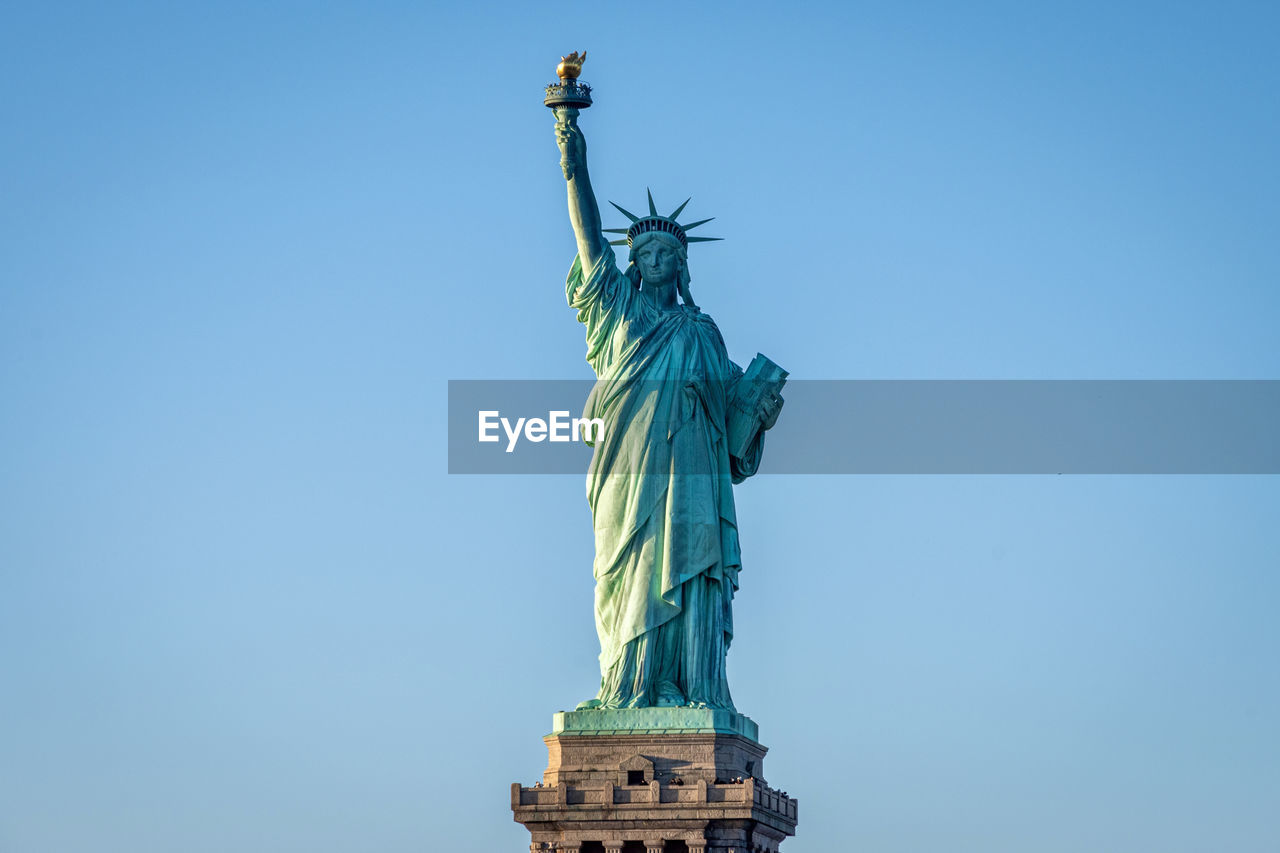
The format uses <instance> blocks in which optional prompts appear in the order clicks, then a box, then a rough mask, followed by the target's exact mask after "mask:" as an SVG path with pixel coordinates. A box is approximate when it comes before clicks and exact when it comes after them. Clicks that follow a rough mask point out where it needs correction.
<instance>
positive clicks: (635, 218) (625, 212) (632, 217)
mask: <svg viewBox="0 0 1280 853" xmlns="http://www.w3.org/2000/svg"><path fill="white" fill-rule="evenodd" d="M609 204H611V205H613V206H614V207H616V208H618V212H619V213H621V214H622V215H623V216H625V217H627V219H630V220H631V221H632V222H639V221H640V217H639V216H636V215H635V214H634V213H632V212H631V211H629V210H627V209H626V208H625V207H623V206H622V205H620V204H618V203H617V202H616V201H611V202H609Z"/></svg>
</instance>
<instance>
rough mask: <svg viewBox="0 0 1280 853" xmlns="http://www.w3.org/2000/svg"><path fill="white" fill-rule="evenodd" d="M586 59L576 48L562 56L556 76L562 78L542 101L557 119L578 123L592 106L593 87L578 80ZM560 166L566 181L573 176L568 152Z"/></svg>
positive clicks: (551, 86)
mask: <svg viewBox="0 0 1280 853" xmlns="http://www.w3.org/2000/svg"><path fill="white" fill-rule="evenodd" d="M586 61H587V52H586V51H585V50H584V51H583V52H582V55H581V56H579V55H578V52H577V51H576V50H575V51H574V52H573V53H571V54H569V55H568V56H562V57H560V64H559V65H557V66H556V76H557V77H559V78H560V82H559V83H551V84H550V85H548V86H547V96H546V97H545V98H543V99H542V103H544V104H545V105H547V106H548V107H550V108H551V110H552V112H554V113H555V115H556V119H557V120H558V121H562V122H564V123H565V124H574V125H576V124H577V123H578V112H579V111H580V110H585V109H586V108H587V107H589V106H591V87H590V86H588V85H587V84H586V83H579V82H578V75H579V74H581V73H582V63H584V62H586ZM560 168H561V170H563V171H564V179H565V180H566V181H567V180H570V179H571V178H573V163H572V162H570V160H569V155H568V154H561V155H560Z"/></svg>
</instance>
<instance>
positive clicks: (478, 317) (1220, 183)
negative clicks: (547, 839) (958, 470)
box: [0, 2, 1280, 853]
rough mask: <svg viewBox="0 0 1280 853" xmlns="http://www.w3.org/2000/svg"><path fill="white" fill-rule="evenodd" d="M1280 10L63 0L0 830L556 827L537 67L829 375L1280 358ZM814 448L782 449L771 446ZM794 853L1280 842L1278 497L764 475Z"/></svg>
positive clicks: (22, 848)
mask: <svg viewBox="0 0 1280 853" xmlns="http://www.w3.org/2000/svg"><path fill="white" fill-rule="evenodd" d="M1277 43H1280V15H1278V14H1277V12H1276V10H1275V6H1274V4H1267V3H1261V2H1259V3H1231V2H1227V3H1215V4H1207V3H1206V4H1183V3H1155V2H1151V3H1133V2H1121V3H1091V2H1086V3H1072V4H1059V5H1056V6H1047V5H1045V4H1026V3H1013V2H1007V3H966V4H951V3H936V4H918V3H894V4H887V3H876V4H868V3H804V2H795V3H787V4H755V3H737V4H732V5H729V4H723V5H721V4H711V3H703V4H662V3H647V4H603V5H602V4H587V3H579V4H572V3H569V4H565V3H561V4H519V5H516V4H511V5H507V6H503V5H500V4H486V3H472V4H459V5H457V6H456V7H455V6H448V7H446V6H443V5H436V4H430V3H428V4H421V3H366V4H358V5H357V4H350V5H345V6H339V5H323V6H322V5H320V4H305V3H238V2H230V3H220V4H213V5H210V4H202V5H199V6H197V5H194V4H175V3H154V4H129V5H122V4H111V5H110V6H109V5H106V4H88V3H86V4H83V5H70V4H61V3H41V4H23V5H22V6H20V7H12V8H10V9H9V10H8V12H7V13H6V15H5V23H4V26H3V32H0V79H2V80H3V83H0V115H3V130H2V131H0V199H3V204H0V394H2V396H0V400H2V403H0V472H2V476H0V850H3V851H5V853H84V851H90V850H92V851H94V853H117V851H119V853H125V851H128V853H171V851H176V850H181V851H184V853H225V851H230V850H235V851H243V853H290V852H291V851H307V853H353V851H377V853H400V851H403V853H410V851H422V850H427V849H448V850H476V851H481V850H522V849H527V848H526V847H525V845H527V843H528V836H527V834H526V833H525V832H524V830H523V829H522V828H521V827H519V826H517V825H516V824H514V823H512V822H511V820H510V812H509V808H508V786H509V784H510V783H511V782H513V781H517V780H519V781H523V782H525V783H526V784H529V783H531V782H532V781H533V780H534V779H536V778H537V777H538V774H539V773H540V772H541V770H542V768H543V767H544V766H545V761H546V755H545V750H544V748H543V745H542V743H541V741H540V736H541V735H542V734H544V733H545V732H546V731H547V730H548V728H549V724H550V715H551V713H552V712H553V711H555V710H557V709H561V708H565V707H569V706H571V705H573V704H574V703H576V702H577V701H579V700H581V699H583V698H585V697H587V696H589V695H591V694H592V693H593V692H594V689H595V686H596V680H597V677H598V676H597V672H596V669H595V666H596V664H595V655H596V641H595V635H594V629H593V626H592V621H591V574H590V560H591V536H590V532H589V516H588V511H587V507H586V503H585V500H584V497H583V484H582V479H581V478H579V477H569V476H561V477H508V478H496V477H449V476H448V475H447V474H446V473H445V470H446V462H445V455H444V434H443V428H444V423H445V410H444V407H445V399H446V397H445V390H446V381H447V380H448V379H459V378H584V377H587V376H589V375H590V373H589V368H588V367H587V365H586V363H585V361H584V360H583V354H584V345H583V339H582V331H581V328H580V327H579V326H578V325H577V324H576V323H575V322H574V318H573V314H572V312H570V311H569V310H568V309H567V308H566V306H565V304H564V296H563V277H564V274H565V272H566V271H567V268H568V265H569V262H570V260H571V258H572V255H573V241H572V236H571V232H570V230H569V225H568V221H567V217H566V214H565V209H564V187H563V179H562V178H561V176H560V171H559V167H558V163H557V161H558V154H557V152H556V150H555V146H554V141H553V134H552V119H551V116H550V114H549V113H548V112H547V110H545V109H544V108H543V107H542V106H541V87H542V85H543V84H545V83H546V82H548V81H549V80H550V79H551V77H552V70H553V68H554V65H555V62H556V60H557V59H558V57H559V55H560V54H561V53H565V52H568V51H569V50H572V49H580V48H586V49H587V50H588V51H589V53H590V55H589V58H588V62H587V67H586V70H585V72H584V74H583V76H584V79H586V80H588V81H590V82H591V83H592V84H594V86H595V87H596V97H597V105H596V106H595V107H593V108H592V109H591V110H590V111H589V112H588V113H587V114H586V115H584V117H583V120H582V124H583V127H584V129H585V131H586V134H587V137H588V140H589V145H590V156H591V162H592V172H593V178H594V181H595V184H596V187H597V189H598V191H599V192H600V194H601V195H602V196H603V197H605V198H610V199H613V200H615V201H618V202H619V203H621V204H623V205H624V206H627V207H633V206H637V205H641V204H643V198H644V190H645V187H646V186H648V187H652V188H653V191H654V194H655V196H656V197H657V199H658V202H659V204H660V205H662V206H664V207H667V208H670V207H672V206H674V205H675V204H676V203H678V202H679V201H681V200H683V199H684V198H685V197H686V196H688V195H692V196H693V202H692V203H691V204H690V206H689V208H688V209H687V215H689V216H693V217H695V218H703V217H705V216H716V217H718V218H717V221H716V222H715V223H713V226H708V227H709V228H710V227H714V228H715V229H717V230H715V231H714V233H715V234H717V235H719V236H724V237H726V238H728V239H727V240H726V242H724V243H715V244H709V245H704V246H695V247H694V250H693V255H692V258H691V267H692V271H693V276H694V282H693V291H694V293H695V295H696V296H697V298H698V301H699V303H700V304H701V305H702V306H703V308H704V309H706V310H707V311H708V312H709V313H711V314H713V315H714V316H715V317H716V319H717V321H718V323H719V325H720V327H721V329H722V330H723V331H724V333H725V336H726V339H727V341H728V344H729V349H730V353H731V354H732V355H734V356H735V358H737V360H739V361H740V362H745V360H749V358H750V357H751V355H752V354H753V353H754V352H755V351H756V350H763V351H765V352H767V353H769V354H770V355H771V356H772V357H773V358H774V359H775V360H777V361H778V362H779V363H781V364H784V365H786V366H787V367H788V368H789V369H790V370H791V371H792V375H793V376H795V377H797V378H799V377H804V378H850V379H863V378H869V379H897V378H929V379H949V378H978V379H988V378H1019V379H1037V378H1045V379H1062V378H1090V379H1092V378H1098V379H1108V378H1133V379H1154V378H1189V379H1200V378H1280V343H1278V336H1277V331H1276V330H1277V320H1278V319H1280V259H1278V256H1277V251H1276V245H1277V244H1276V234H1277V226H1278V225H1280V157H1277V155H1276V152H1277V151H1280V108H1278V107H1277V103H1278V102H1277V99H1276V92H1277V91H1278V90H1280V60H1278V59H1277V52H1276V44H1277ZM766 469H767V455H766ZM738 507H739V516H740V521H741V527H742V531H743V549H744V572H743V575H742V582H743V586H742V590H741V592H740V594H739V597H738V600H737V609H736V620H735V621H736V623H737V637H736V639H735V645H734V648H733V650H732V651H731V653H730V679H731V683H732V685H733V689H734V695H735V698H736V700H737V702H738V705H739V707H740V708H741V709H742V710H743V711H744V712H746V713H747V714H749V715H751V716H752V717H753V718H754V719H756V720H757V721H758V722H759V724H760V728H761V736H762V739H763V740H764V741H765V743H766V744H767V745H769V746H770V747H771V750H772V751H771V753H770V757H769V761H768V765H767V769H768V776H769V779H770V781H771V782H772V783H774V784H776V785H779V786H781V787H783V788H785V789H787V790H788V791H789V792H791V793H792V794H793V795H795V796H797V797H799V798H800V802H801V812H800V818H801V820H800V835H799V836H798V837H797V838H795V839H793V840H791V841H789V842H787V844H786V846H785V847H784V849H785V850H788V851H790V853H820V851H834V850H858V851H874V853H908V852H909V851H910V853H916V852H917V851H920V852H921V853H924V851H928V852H929V853H932V851H940V852H941V851H946V853H962V851H975V853H977V851H981V852H982V853H992V851H1007V852H1008V853H1027V851H1034V853H1058V852H1059V851H1061V853H1078V851H1082V850H1088V851H1116V853H1134V851H1152V853H1182V852H1183V851H1185V852H1186V853H1200V851H1213V852H1214V853H1216V851H1232V853H1252V851H1257V852H1258V853H1262V852H1263V851H1275V850H1277V849H1280V824H1277V822H1276V819H1275V813H1276V807H1277V804H1278V803H1280V729H1278V728H1277V726H1276V720H1277V719H1280V664H1277V661H1278V660H1280V654H1278V652H1280V620H1277V618H1276V611H1277V609H1278V607H1280V577H1278V576H1277V569H1280V565H1278V564H1280V559H1278V558H1277V554H1278V553H1280V526H1277V524H1276V518H1277V510H1280V481H1278V479H1277V478H1275V477H1151V478H1137V477H1075V478H1072V477H1030V476H1028V477H827V478H824V477H787V476H762V477H759V478H757V479H755V480H753V481H751V482H749V483H747V484H745V485H744V486H742V487H740V488H739V489H738Z"/></svg>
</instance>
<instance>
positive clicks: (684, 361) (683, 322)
mask: <svg viewBox="0 0 1280 853" xmlns="http://www.w3.org/2000/svg"><path fill="white" fill-rule="evenodd" d="M706 336H707V333H706V330H704V329H703V328H702V324H701V323H699V322H698V320H696V319H694V318H691V317H688V316H687V315H684V314H679V313H675V312H670V313H656V312H655V313H652V314H650V313H648V312H646V313H645V314H641V315H639V316H636V317H631V318H628V320H627V323H626V328H625V331H624V335H623V338H624V340H619V341H617V343H618V344H620V345H621V346H622V347H624V348H626V349H627V350H630V351H631V352H632V354H633V357H634V358H637V359H642V360H644V361H645V362H647V363H649V364H651V365H652V366H653V368H655V369H658V370H661V371H662V372H663V373H673V374H674V373H679V374H682V375H685V376H688V375H703V376H705V375H708V374H710V373H712V372H714V365H712V364H708V363H707V362H708V359H709V352H708V347H707V341H706Z"/></svg>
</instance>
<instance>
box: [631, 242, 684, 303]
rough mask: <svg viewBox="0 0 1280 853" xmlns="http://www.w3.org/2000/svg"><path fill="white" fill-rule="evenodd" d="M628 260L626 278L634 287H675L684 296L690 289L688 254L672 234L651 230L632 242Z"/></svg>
mask: <svg viewBox="0 0 1280 853" xmlns="http://www.w3.org/2000/svg"><path fill="white" fill-rule="evenodd" d="M627 261H628V264H627V275H628V276H629V277H631V279H632V282H633V283H634V284H637V285H639V284H640V283H643V284H644V286H645V287H648V288H652V289H655V290H656V289H658V288H662V287H671V286H673V285H674V286H676V287H678V288H679V289H680V291H681V294H682V295H683V293H684V292H685V291H686V290H687V289H688V287H689V281H690V278H689V259H688V252H687V250H686V249H685V247H684V245H683V244H681V242H680V241H679V240H677V239H676V238H675V237H673V236H672V235H670V234H665V233H663V232H661V231H650V232H649V233H647V234H641V235H640V236H638V237H636V238H635V239H634V240H633V241H632V243H631V251H630V253H629V254H628V257H627ZM637 278H639V281H636V279H637Z"/></svg>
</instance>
